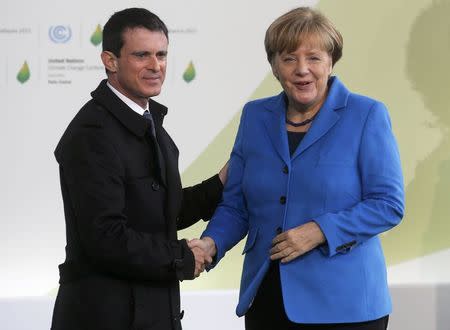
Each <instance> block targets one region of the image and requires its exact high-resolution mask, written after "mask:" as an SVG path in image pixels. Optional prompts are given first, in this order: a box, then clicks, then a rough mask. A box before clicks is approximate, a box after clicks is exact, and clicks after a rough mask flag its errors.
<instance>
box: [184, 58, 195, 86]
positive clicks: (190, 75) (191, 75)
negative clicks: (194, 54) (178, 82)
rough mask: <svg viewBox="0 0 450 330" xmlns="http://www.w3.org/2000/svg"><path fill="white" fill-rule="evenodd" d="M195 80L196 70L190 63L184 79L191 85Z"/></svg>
mask: <svg viewBox="0 0 450 330" xmlns="http://www.w3.org/2000/svg"><path fill="white" fill-rule="evenodd" d="M194 78H195V68H194V64H193V63H192V61H191V62H189V65H188V67H187V68H186V70H185V71H184V73H183V79H184V81H185V82H187V83H190V82H191V81H192V80H194Z"/></svg>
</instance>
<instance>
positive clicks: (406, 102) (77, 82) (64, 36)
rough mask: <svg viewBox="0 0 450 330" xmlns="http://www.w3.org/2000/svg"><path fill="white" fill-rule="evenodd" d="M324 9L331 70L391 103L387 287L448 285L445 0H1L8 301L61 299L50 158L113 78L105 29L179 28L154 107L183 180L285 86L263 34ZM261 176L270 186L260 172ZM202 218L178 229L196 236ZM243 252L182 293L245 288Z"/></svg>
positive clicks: (2, 243)
mask: <svg viewBox="0 0 450 330" xmlns="http://www.w3.org/2000/svg"><path fill="white" fill-rule="evenodd" d="M301 5H310V6H316V7H318V8H319V9H321V10H322V11H323V12H324V13H325V14H326V15H328V16H329V17H330V18H331V19H332V20H333V21H334V22H335V24H336V26H337V27H338V29H339V30H340V31H341V32H342V34H343V36H344V55H343V58H342V60H341V61H340V62H339V63H338V64H337V65H336V67H335V68H334V73H335V74H337V75H338V76H339V77H340V78H341V79H342V80H343V81H344V82H345V83H346V84H347V86H348V87H349V88H350V89H352V90H353V91H355V92H358V93H362V94H366V95H369V96H372V97H374V98H377V99H380V100H382V101H383V102H384V103H385V104H386V105H387V107H388V109H389V111H390V115H391V118H392V123H393V128H394V131H395V135H396V137H397V139H398V142H399V145H400V151H401V157H402V164H403V170H404V176H405V185H406V215H405V218H404V220H403V222H402V224H401V225H400V226H398V227H397V228H395V229H394V230H392V231H391V232H389V233H386V234H383V235H382V241H383V246H384V250H385V253H386V256H387V262H388V265H389V280H390V282H391V283H424V282H426V283H441V282H449V281H450V239H449V238H448V233H449V232H450V221H449V219H448V217H449V214H450V212H449V199H448V198H449V197H448V196H449V195H450V132H449V129H450V113H449V107H450V93H449V86H450V81H449V80H450V65H449V63H448V59H449V58H450V20H449V19H448V17H449V15H450V0H440V1H438V0H436V1H433V0H396V1H389V0H378V1H369V0H365V1H361V0H339V1H338V0H320V1H301V0H297V1H294V0H279V1H268V0H267V1H263V0H259V1H258V0H246V1H242V0H240V1H238V0H227V1H224V0H218V1H205V0H190V1H188V0H183V1H181V0H164V1H162V0H160V1H118V0H111V1H108V2H94V1H89V2H80V3H75V2H71V1H64V0H63V1H57V2H53V1H49V0H43V1H39V2H36V1H20V0H17V1H11V0H6V1H2V4H1V5H0V7H1V10H0V45H1V51H0V100H1V101H2V107H1V112H0V116H1V117H0V118H1V119H0V134H1V135H0V137H1V138H0V150H1V155H2V156H1V163H0V182H1V186H2V188H1V190H0V193H1V195H0V214H1V215H0V217H1V222H0V225H1V226H0V269H1V272H0V297H5V296H30V295H48V294H53V293H54V292H55V288H56V287H57V285H58V284H57V281H58V270H57V265H58V264H59V263H61V262H62V261H63V258H64V246H65V227H64V213H63V207H62V199H61V196H60V187H59V178H58V168H57V164H56V161H55V160H54V157H53V150H54V148H55V146H56V143H57V142H58V140H59V138H60V136H61V135H62V133H63V131H64V129H65V127H66V126H67V124H68V123H69V122H70V120H71V119H72V118H73V116H74V115H75V114H76V112H77V111H78V110H79V108H80V107H81V106H82V105H83V104H84V103H85V102H86V101H87V100H88V99H89V93H90V92H91V91H92V90H93V89H94V88H95V87H96V86H97V84H98V82H99V81H100V80H101V79H103V78H104V77H105V73H104V69H103V67H102V65H101V61H100V58H99V55H100V52H101V42H102V28H103V25H104V23H105V22H106V20H107V19H108V17H109V16H110V15H111V14H112V13H113V12H114V11H118V10H120V9H123V8H125V7H131V6H139V7H145V8H148V9H150V10H152V11H154V12H155V13H157V14H158V15H159V16H160V17H161V18H162V19H163V20H164V21H165V22H166V23H167V25H168V27H169V30H170V43H169V59H168V61H169V66H168V74H167V79H166V83H165V86H164V90H163V93H162V94H161V95H160V96H158V97H157V100H158V101H160V102H162V103H164V104H166V105H167V106H168V107H169V113H168V115H167V116H166V119H165V126H166V128H167V130H168V131H169V132H170V134H171V135H172V137H173V139H174V140H175V142H176V143H177V144H178V146H179V149H180V152H181V157H180V171H181V172H182V179H183V182H184V183H185V184H186V185H189V184H193V183H196V182H199V181H200V180H202V179H204V178H206V177H208V176H210V175H212V174H214V173H216V172H217V171H218V170H219V169H220V168H221V166H222V165H223V164H224V163H225V162H226V160H227V158H228V156H229V153H230V150H231V147H232V144H233V141H234V136H235V134H236V129H237V125H238V121H239V117H240V112H241V109H242V107H243V105H244V104H245V102H247V101H249V100H251V99H255V98H259V97H264V96H269V95H273V94H275V93H278V92H279V91H280V86H279V84H278V83H277V81H276V80H275V79H274V78H273V76H272V74H271V71H270V67H269V64H268V63H267V61H266V58H265V53H264V47H263V38H264V33H265V30H266V28H267V27H268V25H269V24H270V22H271V21H273V19H275V18H276V17H278V16H279V15H281V14H282V13H284V12H286V11H287V10H289V9H291V8H294V7H296V6H301ZM261 179H262V180H263V179H264V178H261ZM204 226H205V223H203V222H201V223H199V224H197V225H195V226H194V227H192V228H189V229H187V230H184V231H182V232H180V233H179V236H180V237H185V238H193V237H198V236H199V235H200V233H201V231H202V229H203V228H204ZM241 252H242V244H241V245H238V246H236V247H235V248H234V249H233V250H231V251H230V252H228V255H227V257H226V258H225V259H224V260H223V261H222V262H221V264H220V265H219V266H218V267H217V268H216V269H214V270H213V271H211V272H209V273H206V274H203V275H202V276H201V277H200V278H199V279H197V280H195V281H191V282H183V284H182V289H183V290H217V289H236V288H238V286H239V276H240V270H241V267H242V256H241Z"/></svg>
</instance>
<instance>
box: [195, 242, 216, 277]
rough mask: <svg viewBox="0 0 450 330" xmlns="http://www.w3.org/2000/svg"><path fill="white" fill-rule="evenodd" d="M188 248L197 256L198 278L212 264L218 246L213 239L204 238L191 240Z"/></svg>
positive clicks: (196, 274) (196, 269) (196, 275)
mask: <svg viewBox="0 0 450 330" xmlns="http://www.w3.org/2000/svg"><path fill="white" fill-rule="evenodd" d="M188 246H189V248H190V249H191V251H192V253H194V256H195V277H198V276H199V275H200V273H201V272H203V271H204V270H205V267H206V266H207V265H209V264H211V262H212V258H213V257H214V256H215V255H216V253H217V250H216V244H215V243H214V241H213V239H212V238H211V237H203V238H202V239H198V238H194V239H192V240H190V241H189V242H188ZM197 255H198V256H197Z"/></svg>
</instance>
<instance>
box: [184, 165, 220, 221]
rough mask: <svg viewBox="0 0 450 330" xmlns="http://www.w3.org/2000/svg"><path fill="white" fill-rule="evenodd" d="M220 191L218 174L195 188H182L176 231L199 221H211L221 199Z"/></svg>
mask: <svg viewBox="0 0 450 330" xmlns="http://www.w3.org/2000/svg"><path fill="white" fill-rule="evenodd" d="M222 190H223V185H222V182H221V181H220V178H219V175H218V174H216V175H214V176H212V177H211V178H209V179H207V180H205V181H203V182H201V183H199V184H197V185H195V186H192V187H186V188H184V189H183V202H182V205H181V210H180V215H179V217H178V221H177V229H179V230H181V229H184V228H187V227H189V226H191V225H193V224H194V223H196V222H197V221H198V220H200V219H203V220H205V221H208V220H209V219H211V217H212V215H213V214H214V210H215V209H216V207H217V205H218V204H219V202H220V199H221V198H222Z"/></svg>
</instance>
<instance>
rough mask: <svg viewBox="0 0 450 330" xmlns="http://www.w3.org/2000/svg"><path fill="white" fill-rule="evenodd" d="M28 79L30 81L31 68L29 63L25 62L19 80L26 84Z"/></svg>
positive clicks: (18, 75)
mask: <svg viewBox="0 0 450 330" xmlns="http://www.w3.org/2000/svg"><path fill="white" fill-rule="evenodd" d="M28 79H30V68H29V67H28V63H27V61H25V62H23V65H22V67H21V68H20V71H19V73H17V80H18V81H19V82H20V83H22V84H24V83H25V82H26V81H27V80H28Z"/></svg>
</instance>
